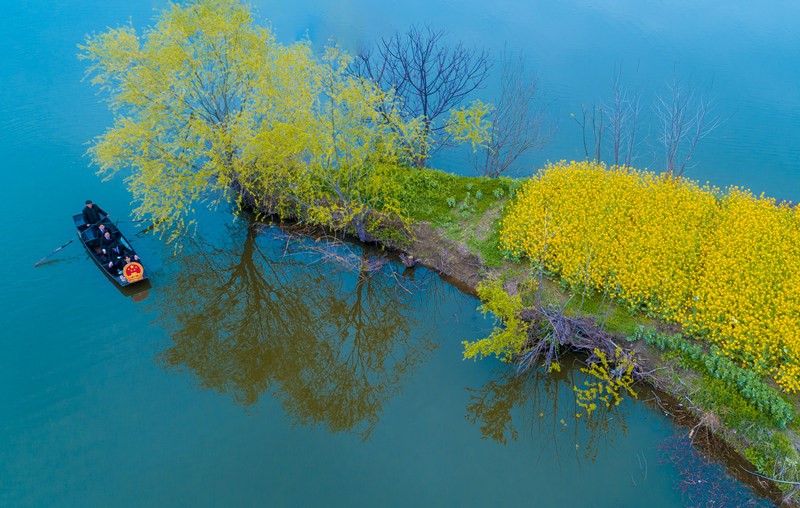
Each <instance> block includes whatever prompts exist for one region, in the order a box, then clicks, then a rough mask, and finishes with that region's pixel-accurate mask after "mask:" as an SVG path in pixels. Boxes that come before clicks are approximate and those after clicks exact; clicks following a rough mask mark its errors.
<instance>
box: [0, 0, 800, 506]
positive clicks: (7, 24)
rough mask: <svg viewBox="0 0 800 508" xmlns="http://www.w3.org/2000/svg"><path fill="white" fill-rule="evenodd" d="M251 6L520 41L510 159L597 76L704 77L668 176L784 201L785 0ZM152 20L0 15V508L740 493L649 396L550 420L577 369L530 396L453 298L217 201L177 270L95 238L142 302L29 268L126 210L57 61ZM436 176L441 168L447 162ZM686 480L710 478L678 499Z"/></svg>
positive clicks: (81, 6) (289, 30)
mask: <svg viewBox="0 0 800 508" xmlns="http://www.w3.org/2000/svg"><path fill="white" fill-rule="evenodd" d="M255 4H256V7H257V9H258V11H259V12H260V14H261V15H264V16H267V17H269V18H270V19H271V20H272V22H273V25H274V27H275V29H276V30H277V31H278V34H279V37H281V38H282V39H283V40H293V39H295V38H296V37H299V36H302V35H303V34H304V33H306V32H308V34H309V35H310V36H311V38H312V39H313V40H315V41H324V40H326V39H327V38H328V37H329V36H334V37H336V38H337V39H339V40H340V41H341V42H342V44H343V45H345V46H346V47H355V46H356V45H357V44H359V43H362V42H366V41H371V40H374V39H375V38H376V37H379V36H381V35H384V34H387V33H390V32H391V31H393V30H395V29H403V28H405V27H406V26H407V25H408V24H410V23H412V22H416V23H426V22H429V23H432V24H435V25H436V26H438V27H442V28H444V29H446V30H448V31H449V32H450V33H451V35H452V36H453V37H454V38H460V39H463V40H465V41H466V42H467V43H470V44H475V45H481V46H487V47H489V48H490V49H493V50H497V49H498V48H500V47H502V44H503V43H505V42H507V43H508V44H509V45H510V46H511V47H514V48H518V49H520V50H524V51H525V52H526V54H527V55H528V56H529V58H530V63H531V66H532V68H534V69H535V70H536V72H537V74H538V75H539V76H540V77H539V81H540V84H541V87H542V93H543V100H545V101H547V111H548V114H549V115H550V116H551V117H552V118H553V121H554V123H555V124H556V125H557V126H558V132H557V134H556V135H555V136H554V139H553V141H552V143H551V144H550V145H548V146H547V148H545V150H544V151H542V152H540V153H538V154H536V155H535V156H534V160H532V161H530V163H531V164H532V165H533V166H536V165H540V164H542V163H543V162H544V161H546V160H548V159H551V160H552V159H558V158H571V157H581V152H579V145H580V133H579V131H578V130H576V129H577V128H576V127H575V126H574V124H572V123H570V122H571V121H570V120H569V119H568V114H569V112H572V111H576V110H577V109H579V108H580V106H581V104H582V103H591V102H592V101H596V100H600V99H601V98H603V97H604V96H605V95H604V94H605V90H606V89H607V88H608V83H610V79H611V75H612V73H613V67H614V65H621V66H622V67H623V70H624V71H625V73H626V75H628V69H631V71H630V76H631V81H632V82H635V83H636V84H637V86H641V88H642V89H643V93H644V91H645V90H647V91H649V92H648V93H652V92H653V90H656V89H658V87H660V86H661V85H663V83H665V82H666V81H667V80H669V79H670V78H671V76H672V73H673V69H677V70H678V71H679V72H680V74H681V75H683V76H687V78H688V77H690V78H691V79H692V80H695V81H696V82H697V83H700V84H703V85H704V86H705V85H706V84H707V83H709V82H710V81H711V80H713V82H714V86H713V91H714V93H715V96H716V101H717V104H718V107H719V109H720V112H721V113H723V114H725V116H726V121H725V123H723V124H722V126H721V127H720V128H719V129H718V130H717V131H716V132H715V133H714V134H713V135H712V136H711V137H709V138H708V139H707V140H704V144H703V145H702V148H701V150H700V151H699V152H698V154H697V157H696V162H697V166H696V167H694V168H693V169H691V172H690V176H693V177H695V178H698V179H701V180H703V181H705V180H710V181H712V182H713V183H715V184H718V185H726V184H740V185H744V186H748V187H751V188H753V189H754V190H756V191H757V192H761V191H764V192H768V193H769V194H772V195H774V196H776V197H780V198H786V199H793V195H794V193H795V192H796V185H797V184H796V182H797V179H796V176H795V175H796V172H797V168H798V164H797V162H798V149H797V146H796V144H794V143H793V140H795V139H798V132H797V129H798V128H797V127H796V126H795V125H793V123H792V119H793V117H795V116H796V113H797V112H798V111H797V110H798V94H797V88H796V86H794V82H795V80H796V77H797V74H796V73H797V70H796V69H798V66H797V65H795V64H796V63H797V62H796V59H797V58H798V57H797V54H796V52H795V51H794V49H793V48H795V47H797V42H798V41H797V37H798V36H797V35H796V32H795V31H794V30H793V27H792V20H793V19H797V14H798V13H797V10H798V7H796V6H795V5H794V4H792V3H789V2H786V3H783V4H781V3H772V4H771V7H770V8H762V7H756V6H753V7H749V4H744V3H741V4H728V5H727V6H726V8H725V10H724V12H717V11H716V10H715V9H714V8H712V7H711V5H712V4H699V5H696V4H694V3H688V2H671V3H669V5H657V4H652V3H641V2H615V3H613V4H609V3H604V4H599V3H593V2H559V3H552V2H535V3H531V4H528V3H522V2H519V3H513V2H493V3H492V5H491V6H487V5H484V4H483V3H482V4H476V6H475V7H472V8H471V7H470V6H469V5H465V4H462V3H458V4H456V3H450V2H426V3H424V4H423V3H422V2H412V3H410V4H407V5H406V6H405V7H404V9H403V10H402V11H399V10H395V8H391V7H389V6H386V5H383V4H379V3H368V2H349V3H346V2H342V3H336V4H334V3H330V4H323V3H321V2H316V3H315V2H295V3H293V4H292V5H291V6H277V5H269V4H262V3H261V2H256V3H255ZM162 5H163V4H162V3H161V2H138V3H130V2H96V3H90V2H86V3H83V2H80V3H75V2H64V1H61V2H47V3H31V2H20V3H18V4H14V5H11V6H7V7H6V8H5V9H4V16H3V17H1V18H0V40H2V42H3V47H4V48H6V49H5V51H4V55H5V65H4V66H3V69H2V71H0V92H2V96H3V99H4V100H3V101H2V103H0V108H1V109H2V114H0V126H1V128H2V132H3V140H2V143H0V154H2V156H3V159H2V160H3V161H4V171H3V174H4V176H5V178H6V181H5V185H4V186H3V190H2V192H3V199H2V202H1V203H0V207H2V211H3V216H4V217H6V220H5V221H3V223H2V224H0V232H1V233H2V234H3V238H4V239H5V240H4V241H3V249H2V250H0V266H3V267H4V271H5V272H6V273H7V274H8V275H9V276H7V277H6V280H5V283H4V285H3V287H2V288H1V289H0V308H2V309H3V311H2V312H3V315H2V323H3V325H4V326H3V332H2V337H3V345H4V351H3V355H2V364H1V365H0V387H2V388H0V390H2V401H3V404H2V406H0V407H1V409H0V478H2V480H0V504H2V505H4V506H220V505H224V506H256V505H257V506H262V505H278V506H280V505H284V506H296V505H334V506H349V505H392V506H405V505H409V504H412V503H413V504H419V505H424V506H439V505H462V506H485V505H492V504H497V503H498V502H501V501H502V502H504V503H514V504H522V503H533V504H536V505H539V506H561V505H575V506H641V505H645V504H646V505H648V506H680V505H682V504H687V503H690V502H692V500H695V499H697V496H699V495H703V492H704V493H705V495H713V496H715V499H722V500H727V501H729V503H732V504H733V505H740V504H744V503H746V502H763V501H759V500H758V499H757V498H752V494H748V493H747V491H746V489H744V488H743V487H742V486H741V485H740V484H738V483H737V482H735V481H734V480H731V479H729V478H727V476H726V475H725V473H724V468H722V467H721V466H719V465H715V464H711V465H708V463H707V462H705V461H704V460H703V459H702V458H701V457H700V456H699V455H698V454H697V452H696V451H695V450H694V449H693V448H692V447H691V446H690V445H689V444H688V443H687V442H686V440H685V439H683V438H682V437H681V436H684V435H685V433H686V431H685V429H680V428H676V427H674V426H673V424H672V423H671V422H670V421H669V420H668V419H667V418H666V417H664V415H663V414H662V413H661V412H659V411H657V410H654V409H653V408H652V407H651V406H650V405H648V404H647V403H643V402H638V401H637V402H630V401H629V402H626V403H624V404H623V406H621V408H620V410H619V411H618V412H615V413H611V414H607V415H604V416H603V417H602V418H598V419H597V420H596V421H594V422H588V423H587V422H584V421H575V420H574V419H572V418H571V417H570V415H571V414H573V413H574V412H575V406H574V397H573V396H572V392H571V384H572V382H580V377H579V374H576V373H575V372H570V373H568V374H567V375H566V376H567V377H565V378H564V379H561V380H558V381H551V382H550V383H549V384H548V383H544V382H541V381H540V382H539V383H538V384H537V382H535V381H534V380H515V379H513V378H507V377H506V376H505V373H504V371H503V370H502V368H501V366H500V365H497V364H496V363H495V362H492V361H483V362H479V363H473V362H464V361H462V360H461V344H460V341H461V340H472V339H476V338H479V337H482V336H485V334H486V333H487V331H488V330H489V329H490V327H491V322H490V321H487V320H485V319H484V318H483V317H482V316H481V315H480V313H478V312H477V311H476V310H475V307H476V304H477V302H476V301H475V300H474V299H473V298H472V297H470V296H468V295H464V294H463V293H461V292H459V291H458V290H457V289H456V288H454V287H451V286H449V285H447V284H445V283H443V282H442V281H440V280H439V279H438V278H437V277H436V276H435V275H434V274H431V273H430V272H426V271H425V270H424V269H422V270H417V271H416V272H415V273H413V274H409V273H405V274H404V273H403V270H402V267H400V266H398V265H396V264H393V263H389V264H387V265H384V266H382V267H380V268H379V269H378V270H376V271H374V273H365V272H364V268H365V267H373V268H374V263H376V262H377V261H375V260H374V258H373V257H370V256H369V255H368V254H363V253H361V251H360V250H358V248H357V247H352V246H351V247H349V248H348V249H344V250H342V249H341V248H339V250H336V251H335V252H336V253H338V254H340V255H341V256H342V257H344V254H348V256H347V257H346V258H345V259H347V260H349V261H348V263H346V264H342V263H338V264H336V263H330V262H327V261H326V260H325V259H324V258H325V256H324V253H318V252H317V253H311V254H308V253H304V252H306V250H307V249H306V248H304V246H303V245H297V244H294V243H292V242H289V247H288V248H287V237H286V236H285V234H284V233H282V232H281V231H279V230H277V229H276V228H264V229H258V230H256V229H253V228H248V225H247V224H246V223H245V222H244V221H236V222H234V221H232V218H231V215H230V213H229V212H228V211H227V210H224V209H223V210H218V211H214V212H204V214H203V217H202V219H203V220H202V224H203V225H202V227H201V229H200V231H199V235H198V237H197V238H195V239H193V240H191V241H188V240H187V249H186V250H185V251H184V252H182V253H181V254H180V255H179V256H174V251H173V249H172V247H171V246H168V245H165V244H164V242H163V241H161V240H160V239H159V238H158V237H155V236H152V235H149V234H139V233H138V232H139V231H141V229H142V228H139V227H138V226H139V225H138V224H131V223H120V227H121V228H123V229H124V230H125V231H126V233H127V234H128V236H129V237H130V238H131V240H132V241H133V243H134V245H135V246H136V247H137V250H139V251H140V252H141V253H142V254H143V257H144V259H145V262H146V264H147V266H148V267H149V268H150V269H151V275H152V281H153V283H152V288H150V289H149V291H147V292H144V293H139V294H137V295H134V296H133V297H131V296H130V295H125V294H121V293H120V292H119V291H118V290H117V289H115V288H114V287H113V286H111V284H110V283H109V282H108V281H107V280H106V279H105V278H104V277H103V276H102V275H101V274H100V273H99V271H98V270H97V268H96V267H95V266H94V265H93V264H92V263H91V261H90V260H89V259H88V257H87V256H86V254H85V253H84V252H83V251H82V250H81V247H80V246H79V245H77V244H76V243H75V242H73V244H72V245H70V246H69V247H68V248H67V249H65V250H64V251H63V252H62V253H59V255H57V256H54V258H53V260H52V261H51V262H49V263H47V264H45V265H43V266H41V267H38V268H33V266H32V265H33V263H35V262H36V261H37V260H38V259H39V258H41V257H42V256H44V255H45V254H47V253H48V252H50V251H52V250H53V249H54V248H56V247H57V246H59V245H61V244H62V243H64V242H65V241H67V240H69V239H70V238H72V236H73V231H72V230H71V219H70V216H71V215H72V214H73V213H76V212H77V211H78V210H80V208H81V207H82V203H83V201H84V200H85V199H86V198H92V199H94V200H95V201H96V202H98V203H99V204H100V205H101V206H102V207H103V208H105V209H106V210H107V211H109V212H111V214H112V217H115V218H117V219H120V220H126V219H128V218H129V214H130V210H131V206H132V205H131V204H130V195H129V194H128V193H127V191H126V190H125V188H124V183H123V182H122V181H121V180H119V179H118V180H112V181H110V182H105V183H104V182H101V180H100V179H99V178H98V177H97V176H95V175H94V174H93V173H92V171H91V169H89V168H88V160H87V158H86V157H85V156H84V152H85V149H86V142H87V141H88V140H90V139H91V138H92V137H93V136H96V135H98V134H100V133H101V132H102V131H103V129H104V128H105V127H107V126H108V125H109V123H110V114H109V113H108V112H107V111H106V109H105V106H104V105H103V104H102V103H100V102H99V99H98V97H97V96H96V95H95V91H94V90H93V89H92V88H91V87H90V85H89V84H88V83H86V82H82V81H81V78H82V75H83V66H82V64H81V63H80V62H78V61H77V59H76V58H75V54H76V53H77V48H76V45H77V44H78V43H80V42H81V41H82V40H83V38H84V36H85V34H87V33H91V32H93V31H99V30H103V29H104V28H105V27H106V26H115V25H118V24H122V23H125V22H127V21H128V20H129V19H130V20H131V21H132V22H133V23H134V24H135V25H136V26H139V27H141V26H143V25H144V24H145V23H147V22H148V21H149V20H150V19H151V17H152V16H153V14H154V9H155V8H159V7H161V6H162ZM499 36H502V37H499ZM635 69H638V70H637V71H636V72H634V70H635ZM490 92H491V90H490V89H487V90H486V93H490ZM487 99H488V97H487ZM641 157H642V160H643V162H645V160H646V159H647V157H649V155H648V154H647V150H644V149H643V150H642V155H641ZM436 163H437V165H439V166H440V167H443V168H445V169H450V170H453V171H461V172H466V170H465V168H464V166H463V160H462V159H461V158H460V156H459V154H457V153H455V154H454V153H451V154H448V153H443V154H441V155H440V156H439V158H437V160H436ZM645 164H646V165H649V166H654V165H655V162H650V161H648V162H645ZM350 251H352V252H350ZM350 254H352V256H350ZM348 266H349V269H348V268H347V267H348ZM412 277H413V278H412ZM569 376H578V377H577V378H576V379H575V380H571V379H570V378H569ZM562 420H563V423H562ZM509 422H510V423H509ZM623 424H624V425H623ZM509 425H512V426H513V429H512V428H511V427H509ZM623 429H624V430H623ZM698 475H700V476H701V477H702V478H703V479H704V480H708V482H709V483H708V484H707V485H712V486H713V487H714V488H713V489H707V488H704V489H703V492H698V491H694V490H691V489H690V487H687V486H690V485H692V481H691V480H692V479H694V478H696V477H697V476H698ZM687 489H688V490H687ZM709 493H710V494H709ZM748 500H749V501H748Z"/></svg>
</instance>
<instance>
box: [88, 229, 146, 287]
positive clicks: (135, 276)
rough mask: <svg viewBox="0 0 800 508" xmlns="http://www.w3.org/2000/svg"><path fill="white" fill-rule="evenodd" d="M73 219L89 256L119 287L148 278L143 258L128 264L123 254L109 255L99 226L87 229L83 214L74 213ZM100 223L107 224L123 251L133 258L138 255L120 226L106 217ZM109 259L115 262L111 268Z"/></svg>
mask: <svg viewBox="0 0 800 508" xmlns="http://www.w3.org/2000/svg"><path fill="white" fill-rule="evenodd" d="M72 220H73V221H74V222H75V229H77V231H78V238H79V239H80V241H81V243H82V244H83V246H84V247H86V252H88V253H89V257H91V258H92V259H93V260H94V262H95V264H96V265H97V266H98V268H100V270H102V272H103V273H105V274H106V275H107V276H108V278H110V279H111V280H113V281H114V282H115V283H116V284H117V285H118V286H119V287H126V286H130V285H131V284H136V283H140V282H142V281H144V280H147V272H146V270H145V269H144V266H142V263H141V260H139V261H131V262H129V263H127V264H126V263H125V261H124V260H123V259H122V256H121V255H117V256H116V257H113V254H111V255H109V253H106V252H104V251H103V246H102V244H101V241H100V239H101V236H100V234H99V233H98V230H97V226H94V227H92V228H88V229H87V228H86V224H85V223H84V222H83V215H82V214H77V215H73V216H72ZM99 224H103V225H105V227H106V228H107V229H108V231H109V232H110V233H111V235H112V237H113V238H114V240H116V242H117V243H118V244H119V245H120V246H121V247H122V249H123V251H124V252H125V253H127V254H129V255H130V257H131V259H133V258H134V256H135V255H136V251H135V250H133V246H132V245H131V244H130V242H129V241H128V239H127V238H125V236H124V235H123V234H122V232H121V231H120V230H119V228H117V226H116V225H114V224H113V223H112V222H111V221H110V220H108V218H104V219H103V220H102V221H100V222H99V223H98V225H99ZM109 261H111V262H113V263H115V264H114V266H113V267H111V268H109V266H108V263H109Z"/></svg>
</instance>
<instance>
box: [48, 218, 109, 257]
mask: <svg viewBox="0 0 800 508" xmlns="http://www.w3.org/2000/svg"><path fill="white" fill-rule="evenodd" d="M107 218H108V216H107V215H106V216H105V217H103V218H102V219H100V220H99V221H97V222H95V223H94V224H92V225H91V226H89V227H87V228H86V229H89V228H93V227H95V226H96V225H98V224H100V223H101V222H103V221H104V220H106V219H107ZM72 240H74V238H73V239H72ZM72 240H70V241H68V242H67V243H65V244H64V245H62V246H61V247H59V248H57V249H56V250H54V251H53V252H51V253H50V254H48V255H46V256H45V257H43V258H42V259H40V260H39V261H37V262H36V264H35V265H33V266H34V268H35V267H37V266H39V265H41V264H42V263H44V262H45V261H46V260H47V258H49V257H50V256H52V255H53V254H55V253H56V252H58V251H60V250H61V249H63V248H64V247H66V246H67V245H69V244H71V243H72Z"/></svg>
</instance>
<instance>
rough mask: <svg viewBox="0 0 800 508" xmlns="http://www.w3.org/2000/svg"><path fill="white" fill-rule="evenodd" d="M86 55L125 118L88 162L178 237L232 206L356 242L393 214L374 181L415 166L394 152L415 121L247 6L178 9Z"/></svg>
mask: <svg viewBox="0 0 800 508" xmlns="http://www.w3.org/2000/svg"><path fill="white" fill-rule="evenodd" d="M80 48H81V54H80V55H79V57H80V58H82V59H85V60H87V61H88V62H89V63H90V67H89V69H88V71H87V74H88V75H89V76H90V77H91V79H92V83H93V84H95V85H99V86H100V87H101V90H102V91H103V92H104V93H106V94H107V95H108V98H109V104H110V107H111V109H112V111H113V112H114V125H113V126H112V127H111V128H109V129H108V130H107V131H106V132H105V133H104V134H103V135H101V136H100V137H98V138H97V139H96V140H95V142H94V144H93V146H92V147H91V148H90V155H91V156H92V159H93V161H94V163H95V164H96V165H97V166H98V167H99V172H100V173H101V174H103V175H104V176H106V177H111V176H113V175H114V174H116V173H117V172H119V171H120V170H123V169H124V170H125V171H126V173H127V179H126V180H127V182H128V185H129V188H130V190H131V192H132V193H133V196H134V200H135V201H136V202H137V203H138V207H137V209H136V213H137V215H139V216H150V217H152V218H154V219H157V220H164V219H169V220H170V221H169V222H170V223H171V225H172V226H174V227H173V228H172V235H173V238H174V236H176V235H179V234H181V233H182V232H184V231H185V230H186V228H187V227H189V226H190V225H191V224H192V223H193V222H194V207H195V206H196V205H197V203H199V202H207V203H210V204H216V203H219V202H220V201H221V200H227V199H229V198H230V197H232V196H233V197H242V198H246V200H247V201H248V202H249V203H250V204H255V205H258V206H263V207H265V208H266V211H269V212H278V213H281V214H283V215H294V216H299V217H301V218H307V219H308V220H310V221H311V222H317V223H325V224H326V225H333V226H339V227H352V228H353V229H356V230H358V229H362V230H363V229H364V228H363V221H364V219H365V217H367V215H368V213H367V211H366V210H367V209H368V208H369V207H370V206H373V207H374V206H375V204H376V203H379V204H380V206H382V207H383V208H386V209H391V208H392V207H391V206H390V205H391V203H387V201H386V200H383V199H381V198H380V197H379V196H377V195H376V194H377V193H378V192H379V190H380V189H382V187H381V185H379V184H376V182H375V179H376V178H377V179H378V180H380V178H379V176H378V177H375V178H373V175H379V174H380V169H381V168H382V167H384V166H385V165H386V164H394V163H397V162H398V161H399V160H400V159H401V158H402V157H404V156H407V154H404V153H402V152H400V151H399V150H397V149H396V148H397V147H398V146H401V145H407V143H399V142H397V141H396V140H397V139H398V138H400V137H402V136H405V135H414V134H413V131H414V122H413V121H411V122H405V123H403V122H400V120H399V118H394V116H395V113H394V112H393V111H392V110H391V108H389V110H388V111H387V109H386V104H387V103H388V104H391V103H392V102H393V99H392V98H391V97H388V96H387V94H386V93H384V92H381V91H380V90H378V89H377V87H376V86H374V85H371V84H370V83H369V82H366V81H364V80H359V79H356V78H353V77H348V76H345V75H344V72H343V65H344V64H345V63H346V62H347V56H346V55H344V54H342V53H341V52H339V51H338V50H337V49H336V48H329V49H328V50H327V51H326V52H325V54H324V55H323V56H322V57H318V56H316V55H315V54H314V52H313V51H312V49H311V45H310V42H309V41H307V40H306V41H299V42H295V43H293V44H288V45H283V44H280V43H278V42H277V41H276V39H275V36H274V35H273V33H272V31H271V30H270V29H269V28H265V27H260V26H257V25H256V24H255V22H254V20H253V17H252V13H251V12H250V9H249V7H247V6H246V5H244V4H242V3H241V2H240V1H237V0H196V1H194V2H189V3H186V4H184V5H177V4H170V6H169V7H168V8H167V9H166V10H164V11H163V12H162V13H161V14H160V16H159V18H158V20H157V22H156V24H155V26H153V27H151V28H148V29H146V30H145V31H143V32H142V33H138V32H137V31H136V29H135V28H133V27H131V26H126V27H122V28H116V29H110V30H108V31H106V32H103V33H100V34H97V35H94V36H90V37H89V38H88V39H87V41H86V43H85V44H84V45H82V46H80ZM378 104H380V107H381V108H382V110H381V115H380V116H378V115H377V114H375V113H373V112H374V111H376V110H377V108H378ZM387 122H390V123H391V124H392V125H393V127H394V128H392V129H389V128H387V127H386V124H387ZM398 123H399V124H400V125H402V126H403V128H402V129H399V130H398V129H397V128H396V126H397V125H398ZM351 182H358V184H356V183H352V184H351ZM164 223H166V221H165V222H164Z"/></svg>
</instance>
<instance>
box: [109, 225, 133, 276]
mask: <svg viewBox="0 0 800 508" xmlns="http://www.w3.org/2000/svg"><path fill="white" fill-rule="evenodd" d="M100 245H101V248H102V253H103V256H104V259H105V263H106V266H107V267H108V269H109V271H112V272H113V271H119V270H121V269H122V267H123V266H125V265H126V264H128V263H130V260H133V261H139V256H138V255H137V254H135V253H133V252H131V251H130V250H129V249H128V248H127V247H125V245H123V244H122V243H121V242H119V241H117V240H116V239H115V238H114V236H113V235H112V234H111V232H110V231H106V232H105V233H104V234H103V238H102V239H101V240H100Z"/></svg>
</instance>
